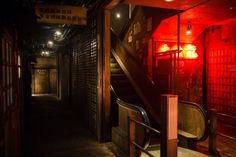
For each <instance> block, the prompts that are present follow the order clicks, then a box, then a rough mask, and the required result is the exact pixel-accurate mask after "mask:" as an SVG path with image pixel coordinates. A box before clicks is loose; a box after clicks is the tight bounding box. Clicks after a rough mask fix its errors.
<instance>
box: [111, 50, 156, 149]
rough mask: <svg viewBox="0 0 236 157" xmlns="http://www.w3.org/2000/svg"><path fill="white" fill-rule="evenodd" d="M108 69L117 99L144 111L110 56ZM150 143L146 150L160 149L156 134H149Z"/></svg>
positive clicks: (130, 86) (135, 94)
mask: <svg viewBox="0 0 236 157" xmlns="http://www.w3.org/2000/svg"><path fill="white" fill-rule="evenodd" d="M110 67H111V85H112V87H113V89H114V91H115V92H116V94H117V96H118V97H119V99H121V100H123V101H125V102H127V103H130V104H133V105H137V106H140V107H142V108H144V110H145V111H146V112H147V110H146V109H145V106H144V105H143V102H142V100H141V99H140V98H139V96H138V94H137V93H136V91H135V89H134V88H133V86H132V84H131V83H130V81H129V79H128V78H127V76H126V75H125V73H124V72H123V70H122V69H121V67H120V66H119V64H118V63H117V61H116V59H115V58H114V57H113V55H112V54H111V60H110ZM148 118H149V120H150V125H151V127H153V128H156V129H158V130H159V127H158V124H157V123H156V122H155V121H154V120H153V119H152V117H151V115H150V114H148ZM150 137H151V138H150V142H149V146H148V148H147V150H155V149H157V148H159V147H160V136H159V135H156V134H152V132H151V133H150Z"/></svg>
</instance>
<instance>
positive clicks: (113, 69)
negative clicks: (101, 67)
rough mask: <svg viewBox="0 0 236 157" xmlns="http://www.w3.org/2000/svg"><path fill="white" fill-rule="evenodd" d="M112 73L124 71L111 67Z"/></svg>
mask: <svg viewBox="0 0 236 157" xmlns="http://www.w3.org/2000/svg"><path fill="white" fill-rule="evenodd" d="M114 73H115V74H117V73H118V74H119V73H121V74H122V73H124V72H123V70H122V69H120V68H112V69H111V74H114Z"/></svg>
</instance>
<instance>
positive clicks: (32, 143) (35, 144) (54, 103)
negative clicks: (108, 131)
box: [24, 95, 114, 157]
mask: <svg viewBox="0 0 236 157" xmlns="http://www.w3.org/2000/svg"><path fill="white" fill-rule="evenodd" d="M25 123H26V124H25V126H26V128H25V137H26V140H25V148H24V157H112V156H114V155H113V154H112V153H111V151H110V150H109V149H108V148H107V145H106V144H100V143H98V142H97V140H96V137H95V136H94V134H92V133H91V132H90V131H89V130H88V129H86V127H84V122H79V121H78V115H75V114H74V113H73V111H72V110H69V109H68V105H67V104H65V103H62V102H61V101H60V100H58V99H57V97H56V96H55V95H44V96H34V97H32V103H31V109H30V114H29V115H28V117H27V118H26V121H25Z"/></svg>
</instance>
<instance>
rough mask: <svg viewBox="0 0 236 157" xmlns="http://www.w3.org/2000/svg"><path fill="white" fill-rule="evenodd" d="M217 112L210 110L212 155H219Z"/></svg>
mask: <svg viewBox="0 0 236 157" xmlns="http://www.w3.org/2000/svg"><path fill="white" fill-rule="evenodd" d="M216 114H217V113H216V110H215V109H212V110H209V119H210V134H209V143H208V149H209V152H210V153H212V154H218V152H217V149H216V137H217V115H216Z"/></svg>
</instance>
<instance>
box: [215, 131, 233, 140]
mask: <svg viewBox="0 0 236 157" xmlns="http://www.w3.org/2000/svg"><path fill="white" fill-rule="evenodd" d="M217 135H219V136H222V137H225V138H227V139H230V140H233V141H236V138H235V137H232V136H229V135H226V134H224V133H221V132H217Z"/></svg>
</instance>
